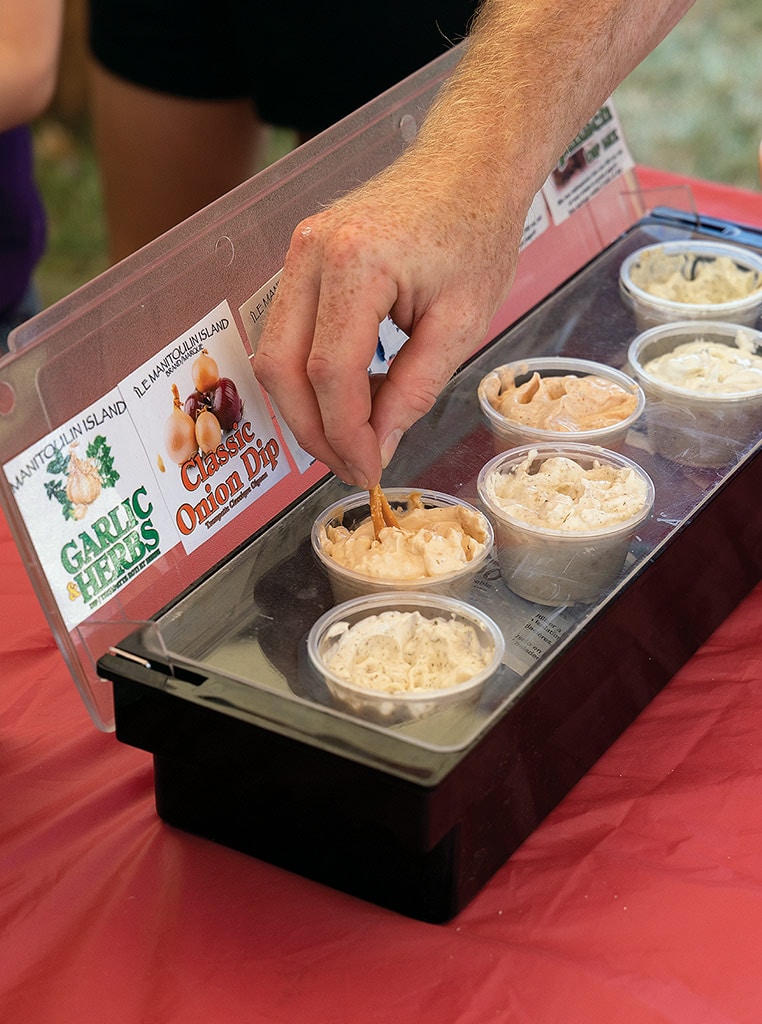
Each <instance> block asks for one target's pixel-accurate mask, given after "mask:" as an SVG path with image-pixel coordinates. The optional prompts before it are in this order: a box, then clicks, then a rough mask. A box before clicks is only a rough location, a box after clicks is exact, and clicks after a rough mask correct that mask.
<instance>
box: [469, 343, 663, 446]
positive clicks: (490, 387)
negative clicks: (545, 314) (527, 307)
mask: <svg viewBox="0 0 762 1024" xmlns="http://www.w3.org/2000/svg"><path fill="white" fill-rule="evenodd" d="M535 373H537V374H539V376H540V379H541V381H542V380H543V379H544V378H549V377H567V376H570V377H578V378H580V379H584V378H585V377H594V378H602V379H603V380H604V381H605V382H606V383H607V384H614V385H617V386H618V387H620V388H622V389H623V390H624V391H625V392H626V393H627V395H628V396H631V397H632V398H634V400H635V402H634V406H633V407H632V410H631V412H629V413H628V414H627V415H626V416H624V417H623V418H621V419H618V420H617V421H616V422H613V423H608V425H604V426H596V427H594V428H591V429H577V430H575V429H568V426H567V425H562V426H559V427H557V428H549V427H536V426H530V425H529V424H526V423H521V422H519V421H517V420H516V419H512V418H510V417H508V416H505V415H503V413H501V412H500V411H499V410H498V409H497V408H496V402H497V401H498V400H499V397H500V395H501V394H503V393H504V392H505V389H506V388H510V387H512V386H514V385H515V386H517V387H519V386H521V385H522V384H524V383H525V382H526V381H528V380H530V379H531V377H532V376H533V374H535ZM590 386H591V388H593V389H595V384H594V382H591V385H590ZM477 397H478V399H479V407H480V409H481V411H482V415H483V416H484V418H485V420H486V422H487V425H488V427H489V430H490V433H491V434H492V437H493V438H494V442H495V452H496V453H498V454H499V453H500V452H504V451H506V450H507V449H509V448H515V447H517V446H520V445H524V444H544V443H546V442H556V441H558V440H559V439H563V440H564V441H565V442H566V441H568V442H573V443H580V444H599V445H601V446H602V447H604V448H613V449H618V448H619V446H620V445H622V444H623V443H624V441H625V439H626V437H627V433H628V431H629V429H630V427H631V426H632V425H633V424H634V423H635V421H636V420H637V419H638V418H639V417H640V416H641V414H642V413H643V409H644V408H645V404H646V400H645V396H644V395H643V392H642V390H641V388H640V386H639V385H638V383H637V382H636V381H634V380H633V379H632V378H631V377H628V376H627V374H626V373H623V372H622V371H621V370H617V369H615V368H614V367H613V366H607V365H606V364H605V363H596V362H593V361H592V360H589V359H572V358H567V357H564V356H546V357H539V358H535V359H520V360H516V361H515V362H512V363H505V364H504V365H502V366H498V367H495V369H493V370H491V371H490V372H489V373H488V374H486V375H485V376H484V377H482V379H481V381H480V382H479V386H478V388H477ZM590 401H591V402H593V401H594V398H593V397H591V399H590ZM529 406H531V401H530V402H529V403H528V406H527V407H529ZM569 422H570V421H569Z"/></svg>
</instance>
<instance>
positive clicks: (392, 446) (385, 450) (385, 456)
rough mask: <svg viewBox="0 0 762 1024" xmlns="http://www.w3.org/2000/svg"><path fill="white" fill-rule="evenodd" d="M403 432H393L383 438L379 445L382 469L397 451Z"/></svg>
mask: <svg viewBox="0 0 762 1024" xmlns="http://www.w3.org/2000/svg"><path fill="white" fill-rule="evenodd" d="M402 434H403V431H401V430H393V431H392V432H391V433H390V434H387V436H386V437H385V438H384V440H383V442H382V444H381V465H382V467H383V468H384V469H386V467H387V466H388V465H389V463H390V462H391V461H392V456H393V455H394V453H395V452H396V451H397V445H398V444H399V443H400V441H401V440H402Z"/></svg>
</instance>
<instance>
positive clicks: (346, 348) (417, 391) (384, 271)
mask: <svg viewBox="0 0 762 1024" xmlns="http://www.w3.org/2000/svg"><path fill="white" fill-rule="evenodd" d="M691 2H692V0H590V2H589V3H587V4H574V3H559V2H557V0H486V2H485V3H484V5H483V6H482V8H481V10H480V13H479V16H478V18H477V20H476V23H475V25H474V28H473V31H472V33H471V35H470V37H469V40H468V42H467V44H466V51H465V53H464V56H463V58H462V60H461V61H460V63H459V65H458V67H457V68H456V70H455V72H454V74H453V76H452V77H451V79H450V80H449V81H448V83H447V84H446V85H445V87H444V88H443V89H442V90H441V92H440V95H439V97H438V98H437V100H436V102H435V103H434V105H433V107H432V109H431V111H430V112H429V115H428V117H427V118H426V121H425V122H424V125H423V126H422V129H421V132H420V134H419V137H418V138H417V140H416V141H415V143H414V144H413V145H412V146H411V147H410V148H409V149H408V150H407V151H406V152H405V153H404V154H403V155H402V156H401V157H400V158H399V160H397V161H396V162H395V163H394V164H392V165H391V167H389V168H388V169H386V170H385V171H384V172H383V173H382V174H380V175H379V176H377V177H376V178H375V179H373V180H372V181H370V182H368V183H367V184H365V185H364V186H362V187H361V188H360V189H358V190H357V191H355V192H353V193H351V194H350V195H348V196H346V197H344V198H343V199H342V200H340V201H339V202H338V203H336V204H335V205H333V206H331V207H330V208H329V209H327V210H325V211H323V212H321V213H318V214H316V215H315V216H312V217H309V218H307V219H306V220H305V221H303V222H302V223H301V224H300V225H299V226H298V227H297V228H296V230H295V232H294V234H293V236H292V240H291V245H290V248H289V251H288V254H287V256H286V260H285V265H284V270H283V275H282V277H281V281H280V284H279V287H278V292H277V295H276V299H275V301H274V302H273V304H272V306H271V309H270V312H269V314H268V321H267V324H266V325H265V330H264V332H263V335H262V338H261V340H260V344H259V348H258V352H257V355H256V358H255V361H254V369H255V372H256V373H257V376H258V377H259V379H260V381H261V382H262V384H263V385H264V387H265V388H266V389H267V390H268V391H269V392H270V393H271V394H272V396H273V398H274V400H275V401H276V403H277V405H278V407H279V409H280V411H281V413H282V414H283V415H284V416H285V418H286V420H287V421H288V422H289V424H290V426H291V428H292V430H293V432H294V434H295V436H296V438H297V440H298V441H299V442H300V444H302V445H303V446H304V447H305V448H306V449H307V450H308V451H309V452H311V453H312V454H313V455H314V456H315V457H316V458H318V459H320V460H321V461H323V462H325V463H326V464H327V465H328V466H329V467H330V468H331V469H332V470H333V471H334V472H335V473H336V474H337V475H338V476H340V477H341V478H342V479H344V480H345V481H346V482H348V483H354V484H356V485H357V486H359V487H367V486H369V485H373V484H375V483H376V482H377V481H378V480H379V478H380V475H381V469H382V466H385V465H387V464H388V461H389V459H390V458H391V455H392V454H393V452H394V450H395V448H396V445H397V443H398V441H399V438H400V437H401V435H402V433H403V432H404V431H405V430H407V428H408V427H409V426H410V425H411V424H412V423H414V422H415V421H416V420H417V419H418V418H419V417H420V416H422V415H423V414H424V413H426V412H427V411H428V410H429V409H430V408H431V406H432V405H433V403H434V401H435V400H436V397H437V395H438V394H439V392H440V390H441V389H442V387H443V386H444V384H445V383H446V382H447V380H448V379H449V377H450V375H451V374H452V372H453V371H454V370H455V369H456V367H457V366H458V365H459V364H460V363H461V362H462V361H463V360H464V359H465V358H466V357H467V356H468V355H470V353H471V352H472V351H473V350H474V348H475V347H476V345H477V344H478V343H479V342H480V341H481V340H482V338H483V336H484V334H485V332H486V330H487V327H488V325H489V322H490V319H491V318H492V316H493V314H494V312H495V311H496V309H497V308H498V306H499V304H500V302H501V301H502V300H503V298H504V297H505V295H506V294H507V292H508V291H509V289H510V286H511V283H512V280H513V275H514V272H515V266H516V260H517V254H518V246H519V242H520V240H521V233H522V229H523V224H524V220H525V218H526V214H527V211H528V209H529V206H530V204H531V202H532V199H533V197H534V195H535V194H536V192H537V191H538V189H539V188H540V187H541V185H542V184H543V182H544V181H545V179H546V178H547V176H548V174H549V173H550V171H551V170H552V168H553V167H554V166H555V164H556V163H557V161H558V159H559V158H560V156H561V155H562V153H563V151H564V149H565V148H566V146H567V145H568V144H569V142H570V141H571V140H572V139H573V138H574V136H575V135H576V134H577V132H578V131H579V129H580V128H581V127H582V126H583V125H584V124H585V123H586V122H587V121H588V120H589V119H590V117H592V115H593V114H594V113H595V111H596V110H597V109H598V108H599V106H600V105H601V104H602V103H603V102H604V100H605V99H606V98H607V97H608V96H609V95H610V94H611V93H612V92H613V90H614V88H615V87H616V85H617V84H618V83H619V82H620V81H621V80H622V79H623V78H624V77H625V76H626V75H627V74H628V73H629V72H630V71H631V70H632V69H633V68H634V67H635V66H636V65H637V64H638V63H639V62H640V60H642V58H643V57H645V56H646V54H648V53H649V52H650V50H651V49H653V47H654V46H655V45H656V44H657V43H658V42H659V41H660V40H661V39H662V38H663V37H664V36H665V35H666V34H667V33H668V32H669V30H670V29H671V28H672V27H673V26H674V24H676V22H677V21H678V20H679V18H680V17H681V16H682V15H683V14H684V13H685V11H686V10H687V9H688V8H689V7H690V6H691ZM389 313H391V315H392V317H393V319H394V321H395V322H396V323H397V324H398V325H399V326H400V327H401V328H402V329H403V330H404V331H406V333H408V334H409V335H410V339H409V341H407V342H406V344H405V345H404V346H403V348H402V350H401V351H400V353H399V354H398V355H397V357H396V358H395V360H394V362H393V363H392V365H391V367H390V370H389V373H388V375H387V377H386V378H385V379H384V381H383V383H382V384H381V385H380V387H379V388H378V390H377V391H376V392H375V394H371V385H370V382H369V379H368V374H367V367H368V365H369V364H370V361H371V359H372V356H373V352H374V350H375V346H376V341H377V337H378V325H379V323H380V321H381V320H382V319H383V318H384V317H385V316H386V315H387V314H389Z"/></svg>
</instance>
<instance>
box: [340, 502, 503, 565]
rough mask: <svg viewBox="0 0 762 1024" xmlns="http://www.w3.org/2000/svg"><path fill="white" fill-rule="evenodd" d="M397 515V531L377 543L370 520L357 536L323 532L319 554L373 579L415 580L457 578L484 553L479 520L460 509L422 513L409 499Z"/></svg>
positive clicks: (389, 529) (424, 510) (347, 532)
mask: <svg viewBox="0 0 762 1024" xmlns="http://www.w3.org/2000/svg"><path fill="white" fill-rule="evenodd" d="M410 506H411V507H409V508H408V510H407V511H406V512H402V513H397V520H398V522H399V524H400V525H399V528H397V527H394V526H387V527H385V528H384V529H383V530H381V533H380V535H379V538H378V540H377V539H376V538H375V536H374V533H373V524H372V522H371V520H370V519H367V520H365V521H364V522H363V523H361V524H360V525H359V526H358V527H357V528H356V529H355V530H351V531H350V530H348V529H347V528H346V527H344V526H328V527H326V528H325V529H324V530H323V531H322V532H321V537H320V543H321V548H322V551H323V552H324V554H325V555H327V556H328V557H329V558H333V559H334V560H335V561H336V562H338V563H339V564H340V565H343V566H345V567H346V568H347V569H351V570H353V571H354V572H358V573H361V574H362V575H364V576H371V577H374V578H376V579H391V580H415V579H422V578H425V577H435V576H444V575H447V574H448V573H451V572H457V571H459V570H460V569H462V568H463V567H464V566H466V565H467V564H468V563H469V562H472V561H473V560H474V559H475V558H478V557H479V555H481V554H482V552H483V551H484V549H485V544H486V542H487V532H486V530H485V525H484V520H483V519H482V517H481V516H480V515H479V514H478V513H476V512H474V511H473V510H471V509H467V508H463V507H462V506H460V505H454V506H447V507H441V508H440V507H437V508H423V507H422V506H421V504H420V502H416V501H415V500H414V499H413V498H411V499H410Z"/></svg>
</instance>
